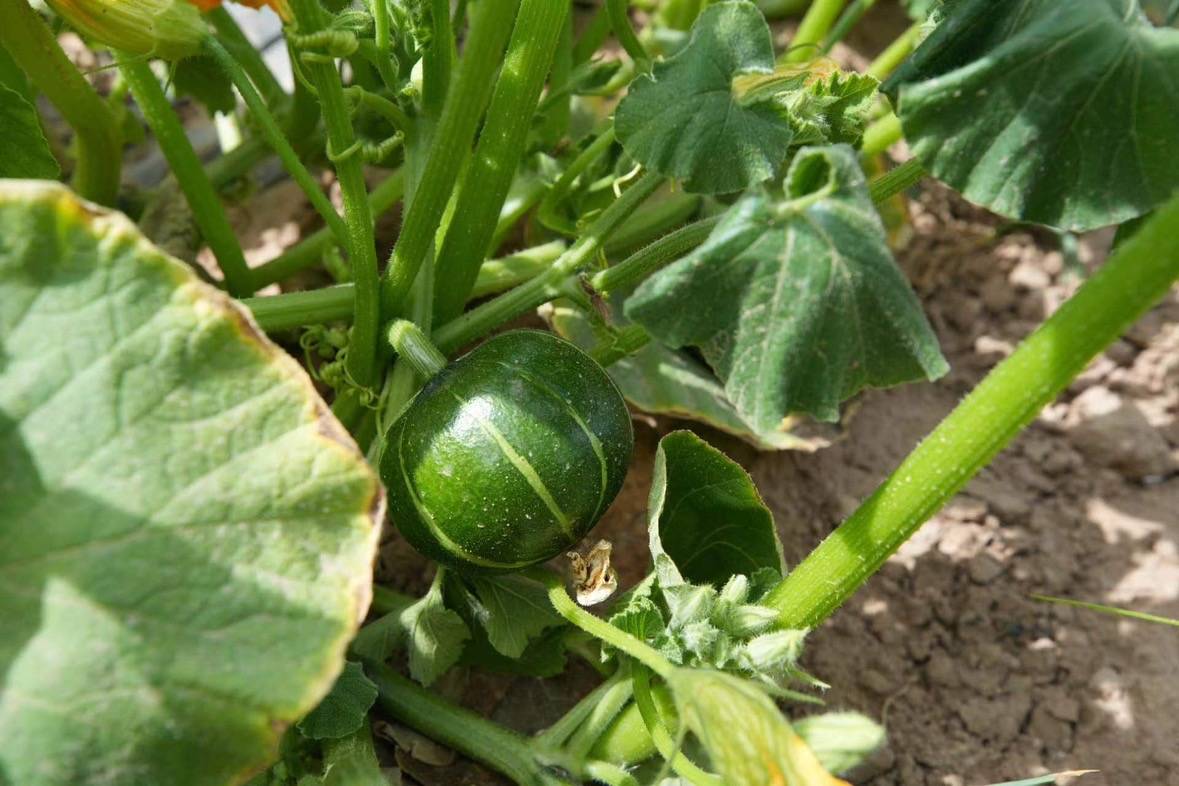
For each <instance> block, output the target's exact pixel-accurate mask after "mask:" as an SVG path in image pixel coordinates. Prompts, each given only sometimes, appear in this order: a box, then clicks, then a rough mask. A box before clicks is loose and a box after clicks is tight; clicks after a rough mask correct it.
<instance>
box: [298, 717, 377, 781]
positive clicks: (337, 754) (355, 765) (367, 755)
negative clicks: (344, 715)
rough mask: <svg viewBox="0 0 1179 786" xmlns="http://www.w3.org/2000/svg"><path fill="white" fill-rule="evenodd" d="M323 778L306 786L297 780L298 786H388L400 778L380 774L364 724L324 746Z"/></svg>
mask: <svg viewBox="0 0 1179 786" xmlns="http://www.w3.org/2000/svg"><path fill="white" fill-rule="evenodd" d="M323 769H324V773H323V777H322V778H313V779H312V778H309V779H308V783H307V784H304V781H302V780H300V781H299V786H310V784H311V783H314V784H322V785H323V786H391V784H394V783H399V782H400V779H399V778H396V777H394V778H393V779H392V780H391V779H390V778H388V777H386V776H385V773H383V772H382V771H381V763H380V761H379V760H378V759H377V751H376V749H375V748H374V747H373V735H372V731H370V730H369V728H368V725H367V724H361V726H360V728H358V729H357V730H356V731H355V732H353V733H352V734H351V735H349V736H347V737H345V738H343V739H338V740H329V741H328V742H327V743H326V744H325V745H324V755H323Z"/></svg>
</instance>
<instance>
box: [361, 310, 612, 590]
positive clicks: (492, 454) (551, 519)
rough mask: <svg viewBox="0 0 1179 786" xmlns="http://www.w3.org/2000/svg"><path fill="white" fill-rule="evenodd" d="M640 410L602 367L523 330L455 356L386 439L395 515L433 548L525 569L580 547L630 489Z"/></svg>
mask: <svg viewBox="0 0 1179 786" xmlns="http://www.w3.org/2000/svg"><path fill="white" fill-rule="evenodd" d="M633 448H634V434H633V432H632V430H631V422H630V414H629V413H628V412H627V409H626V404H625V403H624V402H623V400H622V395H621V394H620V393H619V392H618V388H617V387H616V386H615V385H614V383H613V381H611V379H610V377H608V376H607V375H606V372H605V371H603V370H602V368H601V366H599V365H598V364H597V363H595V362H594V361H593V360H592V359H591V358H590V357H589V356H588V355H586V354H585V353H584V352H582V351H581V350H580V349H578V348H577V347H575V346H573V345H572V344H570V343H569V342H567V341H565V340H563V339H560V338H557V337H556V336H554V335H553V334H551V333H545V332H541V331H536V330H514V331H511V332H508V333H501V334H500V335H498V336H495V337H494V338H491V339H489V340H488V341H486V342H485V343H483V344H482V345H480V346H479V347H477V348H476V349H474V350H473V351H471V352H470V353H468V354H467V355H465V356H463V357H462V358H460V359H459V360H457V361H455V362H453V363H451V364H449V365H448V366H446V368H444V369H443V370H442V371H441V372H439V373H438V374H437V375H436V376H435V377H434V378H433V379H431V380H430V381H429V382H427V383H426V385H425V387H423V388H422V390H421V391H420V392H419V393H418V395H417V396H416V397H415V398H414V400H413V402H412V403H411V404H410V405H409V407H408V408H406V410H405V412H404V413H403V414H402V415H401V417H400V418H398V420H397V422H395V423H394V424H393V425H392V426H391V427H390V428H389V432H388V434H387V435H386V442H385V452H384V454H383V456H382V459H381V477H382V479H383V480H384V481H385V486H386V488H387V489H388V492H389V515H390V518H391V519H392V521H393V522H394V523H395V524H396V526H397V528H398V529H399V530H400V531H401V534H402V535H404V536H405V539H406V540H408V541H409V543H410V544H411V545H412V546H414V548H416V549H417V550H418V551H420V552H422V553H423V554H425V555H426V556H428V557H430V558H432V559H434V560H436V561H437V562H440V563H442V564H445V565H449V566H451V567H455V568H459V569H463V570H475V571H483V572H500V571H511V570H518V569H520V568H524V567H527V566H529V565H535V564H537V563H539V562H543V561H545V560H547V559H550V558H552V557H554V556H556V555H557V554H560V553H561V552H562V551H564V550H566V549H568V548H570V547H571V546H573V545H574V544H576V543H577V542H578V541H580V540H581V539H582V538H583V537H585V535H586V533H587V532H589V530H590V529H591V528H592V527H593V526H594V524H595V523H597V521H598V519H599V518H600V517H601V516H602V514H603V513H605V511H606V508H607V507H609V505H610V503H611V502H612V501H613V500H614V497H615V496H616V495H617V494H618V490H619V489H620V488H621V487H622V480H623V477H624V476H625V475H626V469H627V466H628V465H629V464H630V457H631V452H632V450H633Z"/></svg>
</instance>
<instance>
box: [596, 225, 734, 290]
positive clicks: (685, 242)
mask: <svg viewBox="0 0 1179 786" xmlns="http://www.w3.org/2000/svg"><path fill="white" fill-rule="evenodd" d="M720 218H721V217H720V216H713V217H712V218H703V219H701V220H699V221H696V222H694V223H691V224H688V225H687V226H683V227H680V228H679V229H677V230H676V231H674V232H672V233H670V234H668V235H664V236H663V237H661V238H659V239H658V240H656V241H655V242H653V243H651V244H650V245H648V246H646V247H644V248H641V249H639V250H638V251H636V252H635V253H633V254H631V255H630V256H629V257H627V258H626V259H624V260H622V261H621V262H619V263H618V264H617V265H614V266H613V267H608V268H606V269H605V270H599V271H598V272H597V273H594V274H593V275H592V276H590V286H592V287H593V288H594V289H595V290H597V291H598V292H601V293H603V294H609V293H612V292H619V291H624V290H627V289H630V288H631V287H633V286H635V285H636V284H638V283H639V282H640V281H642V280H643V279H645V278H646V277H647V276H649V275H651V274H652V273H654V272H655V271H656V270H659V269H660V268H662V267H664V266H666V265H668V264H670V263H672V262H674V261H676V260H677V259H679V258H680V257H682V256H683V255H684V254H686V253H688V252H689V251H691V250H692V249H694V248H696V246H698V245H700V244H701V243H703V242H704V241H705V239H706V238H707V237H708V235H709V233H710V232H712V230H713V228H714V227H716V225H717V224H718V223H720Z"/></svg>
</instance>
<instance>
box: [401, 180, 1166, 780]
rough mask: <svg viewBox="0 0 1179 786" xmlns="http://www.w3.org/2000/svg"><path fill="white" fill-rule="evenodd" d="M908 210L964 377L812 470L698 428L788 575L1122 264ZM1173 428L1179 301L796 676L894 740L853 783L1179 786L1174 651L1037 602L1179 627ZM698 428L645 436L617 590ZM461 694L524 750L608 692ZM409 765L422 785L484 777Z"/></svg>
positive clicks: (627, 509) (953, 209)
mask: <svg viewBox="0 0 1179 786" xmlns="http://www.w3.org/2000/svg"><path fill="white" fill-rule="evenodd" d="M912 210H913V236H912V238H911V240H910V242H909V243H908V245H907V247H906V248H905V249H904V250H903V251H902V252H901V253H900V254H899V257H900V260H901V264H902V266H903V267H904V268H905V270H906V272H907V273H908V275H909V277H910V280H912V281H913V282H914V286H915V288H916V289H917V291H918V293H919V294H920V296H921V297H922V299H923V301H924V304H925V308H926V313H928V314H929V316H930V319H931V321H932V322H933V324H934V326H935V328H936V330H937V332H938V336H939V338H940V340H941V344H942V348H943V351H944V352H945V354H946V357H947V358H948V360H949V361H950V364H951V368H952V371H951V372H950V374H949V375H948V376H947V377H945V378H944V379H942V380H940V381H938V382H936V383H933V384H915V385H909V386H903V387H899V388H895V389H892V390H886V391H874V392H871V393H868V394H866V395H864V396H862V397H860V398H859V399H858V400H857V401H855V402H853V403H852V405H851V406H850V407H849V412H848V416H847V417H846V418H845V428H844V433H843V435H842V436H841V438H840V439H839V440H838V441H837V442H836V443H835V444H833V445H832V446H830V447H828V448H826V449H824V450H821V451H819V452H817V453H814V454H806V453H789V452H786V453H758V452H757V451H755V450H754V449H752V448H750V447H748V446H746V445H744V444H743V443H741V442H739V441H738V440H736V439H734V438H732V437H729V436H727V435H724V434H720V433H718V432H715V431H711V430H708V429H701V433H703V434H704V435H705V436H706V437H707V438H708V439H710V440H711V441H712V442H713V443H714V444H716V445H718V446H719V447H721V448H723V449H724V450H726V451H727V452H728V453H729V455H731V456H732V457H733V458H735V459H737V460H738V461H740V462H741V463H742V464H743V465H744V466H745V467H746V468H747V469H748V470H749V471H750V473H751V474H752V475H753V477H754V479H755V481H756V482H757V485H758V488H759V489H760V490H761V492H762V494H763V496H764V498H765V500H766V502H767V503H768V504H769V505H770V507H771V508H772V509H773V512H774V515H775V517H776V520H777V522H778V525H779V529H780V532H781V535H782V539H783V541H784V544H785V550H786V556H787V560H788V562H789V563H791V564H793V563H796V562H797V561H798V560H800V559H801V558H802V557H803V556H804V555H805V554H806V553H807V552H808V551H809V550H810V549H811V548H813V547H814V546H815V545H816V544H817V543H818V542H819V541H820V540H821V539H822V538H823V536H825V535H826V534H827V533H829V532H830V531H831V530H832V528H833V527H834V526H835V524H836V523H838V522H839V521H840V520H841V519H842V518H843V517H845V516H846V515H847V514H848V513H849V512H850V511H851V510H853V509H854V507H855V506H856V504H857V503H858V501H859V500H862V499H863V498H864V497H865V496H867V495H868V494H869V493H870V492H871V491H872V489H873V488H874V487H875V486H876V484H877V483H879V482H880V481H881V480H882V479H883V478H884V477H885V476H886V475H887V474H888V472H889V471H891V470H892V469H893V468H894V467H895V466H896V465H897V464H898V463H899V461H900V460H901V459H902V458H903V457H904V456H905V454H906V453H907V452H908V451H909V450H910V449H911V448H912V447H913V446H914V445H916V444H917V442H918V441H919V440H920V439H921V437H922V436H924V435H925V434H926V433H928V432H929V430H930V429H931V428H932V427H933V426H934V425H935V424H936V423H937V422H938V421H939V420H940V419H941V418H942V417H943V416H944V415H945V414H946V413H948V412H949V411H950V410H951V409H952V408H953V406H954V405H955V404H956V403H957V402H958V401H959V400H960V399H961V398H962V396H963V395H964V394H965V393H966V392H967V391H969V390H970V389H971V387H973V386H974V385H975V384H976V383H977V382H978V381H979V380H980V379H981V378H982V376H983V375H984V374H985V373H986V372H987V370H989V369H990V368H991V367H992V366H993V365H994V364H995V363H996V362H998V361H999V360H1001V359H1002V357H1003V356H1004V355H1005V354H1007V353H1009V352H1010V351H1011V348H1012V346H1013V345H1015V344H1016V343H1018V341H1019V340H1020V339H1021V338H1022V337H1023V336H1025V335H1027V334H1028V333H1029V332H1030V331H1031V330H1032V329H1034V327H1035V326H1036V325H1038V324H1039V323H1040V322H1041V321H1042V320H1043V319H1044V317H1045V316H1046V315H1047V314H1048V313H1050V312H1051V311H1052V310H1053V309H1055V308H1056V307H1057V306H1059V304H1060V303H1061V302H1063V301H1064V299H1065V298H1066V297H1067V296H1068V294H1070V293H1071V292H1072V291H1073V290H1075V289H1076V287H1077V286H1078V285H1079V283H1080V281H1081V280H1082V279H1083V277H1084V275H1085V274H1086V273H1087V271H1088V270H1091V269H1092V268H1093V267H1095V266H1096V265H1097V264H1099V262H1100V260H1101V259H1102V258H1103V257H1104V254H1105V252H1106V249H1107V247H1108V245H1109V241H1110V238H1109V235H1108V234H1096V235H1093V236H1089V237H1086V238H1083V239H1082V241H1081V243H1080V247H1079V253H1078V254H1077V263H1076V264H1074V265H1072V266H1070V265H1069V264H1068V263H1066V261H1065V258H1064V256H1063V255H1062V254H1061V253H1060V252H1059V251H1058V250H1055V248H1056V240H1055V238H1053V237H1052V236H1050V235H1047V234H1039V233H1035V234H1031V233H1027V232H1023V231H1016V232H1008V233H1002V234H1001V233H1000V232H999V231H998V230H999V228H1000V224H999V223H998V222H997V221H995V220H994V219H993V218H991V217H989V216H988V215H986V214H985V213H983V212H982V211H979V210H976V209H974V208H972V207H970V206H968V205H965V204H964V203H963V202H962V201H961V200H959V199H956V198H953V197H951V196H950V195H948V193H947V192H946V191H944V190H943V189H941V188H939V187H926V188H925V189H923V190H922V192H921V195H920V197H919V199H918V200H917V201H916V202H915V203H914V205H913V208H912ZM1177 408H1179V298H1176V297H1175V296H1174V295H1172V296H1171V297H1170V298H1169V299H1168V300H1167V301H1166V302H1165V303H1163V304H1162V305H1160V306H1159V307H1158V308H1156V309H1155V310H1154V311H1152V312H1151V313H1150V314H1149V315H1148V316H1147V317H1145V318H1144V319H1143V320H1142V321H1141V322H1140V323H1138V324H1137V325H1135V326H1134V328H1133V329H1132V330H1131V331H1130V332H1129V334H1128V335H1127V337H1126V338H1125V339H1124V340H1121V341H1119V342H1118V343H1117V344H1115V345H1114V346H1113V347H1112V348H1111V349H1110V350H1109V351H1108V352H1107V353H1105V355H1103V356H1102V357H1101V358H1099V359H1098V360H1096V361H1095V362H1094V363H1093V364H1092V366H1091V367H1090V368H1089V369H1088V370H1087V371H1086V372H1085V373H1084V375H1083V376H1082V377H1081V378H1080V379H1079V380H1078V381H1077V382H1076V383H1074V384H1073V386H1072V387H1071V388H1070V389H1069V390H1068V391H1067V392H1066V393H1065V394H1064V395H1063V396H1062V397H1061V399H1060V400H1059V401H1058V402H1057V403H1055V404H1054V405H1052V406H1051V407H1049V408H1048V410H1046V411H1045V413H1044V414H1043V415H1042V416H1041V417H1040V418H1039V419H1038V420H1037V421H1036V422H1035V423H1034V424H1033V425H1032V426H1031V427H1030V428H1029V429H1028V430H1027V431H1025V432H1024V433H1023V435H1021V436H1020V437H1019V438H1018V439H1017V440H1016V441H1015V442H1014V444H1013V445H1012V446H1011V447H1009V448H1008V449H1007V450H1006V451H1005V452H1004V453H1003V454H1002V455H1001V456H1000V457H999V458H998V459H997V460H996V461H995V462H994V463H993V464H992V465H991V466H990V467H989V468H988V469H986V470H984V472H983V473H982V474H981V475H980V476H979V477H978V478H977V479H976V480H975V481H974V482H972V483H971V484H970V485H969V487H968V488H967V490H966V491H965V492H964V493H963V494H961V495H959V496H958V497H957V498H956V499H955V500H954V501H953V502H952V503H951V504H950V505H949V506H948V507H947V508H946V509H945V510H944V511H942V512H941V513H939V514H938V515H937V516H936V517H935V518H934V519H933V520H931V521H930V522H929V523H927V524H926V525H925V527H923V528H922V529H921V530H920V531H919V532H918V534H917V535H916V536H915V537H914V538H913V539H912V540H911V541H909V543H907V544H906V545H905V546H904V547H903V548H902V550H901V551H900V552H899V553H898V554H897V555H896V556H894V557H893V558H892V559H891V560H890V561H889V563H888V564H887V565H886V566H885V568H884V569H883V570H882V571H881V572H880V573H879V574H878V575H877V576H875V577H874V578H873V579H872V580H871V581H870V582H869V583H868V585H867V586H866V587H865V588H864V590H863V591H861V593H860V594H859V595H857V596H856V597H855V598H853V600H852V601H851V602H850V603H849V604H848V605H846V606H845V607H844V608H843V609H841V610H840V611H839V612H837V613H836V615H835V616H834V617H833V618H832V619H831V620H830V621H829V622H828V623H826V624H825V625H823V626H822V627H821V628H819V629H818V630H817V631H815V632H814V633H813V634H812V637H811V639H810V641H809V645H808V648H807V652H806V655H805V658H804V665H805V666H806V667H807V668H808V669H809V670H810V671H811V672H812V673H813V674H815V675H817V676H818V677H820V678H821V679H823V680H825V681H827V682H829V683H830V684H831V685H832V686H833V687H832V689H831V690H830V691H829V692H828V693H827V694H826V696H825V699H826V701H827V704H828V706H829V708H831V709H846V708H850V709H855V710H859V711H861V712H864V713H866V714H868V715H869V716H871V717H873V718H875V719H877V720H880V721H882V722H883V723H884V724H885V726H886V728H887V730H888V742H887V745H886V746H885V747H884V749H882V750H881V751H879V752H878V753H877V754H876V755H874V756H873V757H872V759H871V760H870V761H869V762H868V763H867V764H866V765H865V766H863V767H861V768H860V770H858V771H857V772H854V773H852V774H851V776H850V778H849V780H851V782H852V783H855V784H857V785H858V786H892V785H893V784H897V785H898V786H979V785H981V784H989V783H993V782H996V781H1003V780H1009V779H1016V778H1021V777H1027V776H1031V775H1037V774H1044V773H1048V772H1057V771H1062V770H1072V769H1081V768H1094V769H1099V770H1101V772H1100V773H1098V774H1095V775H1090V776H1088V777H1086V778H1085V779H1083V780H1082V781H1081V783H1082V784H1088V785H1089V786H1128V785H1129V784H1133V785H1134V786H1179V743H1177V741H1179V713H1176V712H1175V708H1176V707H1179V631H1176V630H1175V629H1174V628H1168V627H1163V626H1158V625H1152V624H1148V623H1144V622H1131V621H1126V620H1124V619H1120V618H1114V617H1109V616H1104V615H1099V614H1096V613H1093V612H1089V611H1082V610H1078V609H1073V608H1066V607H1061V606H1056V605H1049V604H1045V603H1042V602H1037V601H1035V600H1033V599H1032V598H1031V597H1030V596H1031V595H1032V594H1033V593H1042V594H1050V595H1062V596H1067V597H1072V598H1081V599H1087V600H1092V601H1098V602H1103V603H1110V604H1116V605H1121V606H1127V607H1132V608H1134V609H1138V610H1143V611H1150V612H1154V613H1157V614H1163V615H1168V616H1172V617H1179V545H1177V544H1179V523H1177V521H1176V511H1179V477H1177V476H1176V469H1177V468H1179V460H1177V459H1179V421H1177V420H1176V410H1177ZM684 426H685V424H684V423H680V422H672V421H666V420H662V419H658V420H653V419H651V418H649V417H646V416H636V431H637V436H638V449H637V455H636V458H635V462H634V467H633V469H632V471H631V475H630V476H629V477H628V479H627V484H626V487H625V488H624V490H623V493H622V495H621V496H620V498H619V500H618V501H617V502H616V503H615V505H614V507H613V508H612V509H611V511H610V513H609V514H608V515H607V517H606V519H604V520H603V522H602V523H601V525H600V526H599V528H598V529H597V530H596V531H595V535H594V536H595V537H597V536H599V535H601V536H604V537H608V538H609V539H610V540H611V541H612V542H613V543H614V545H615V554H616V558H617V560H616V561H617V566H618V567H619V569H620V572H621V574H622V584H623V586H627V585H628V584H630V583H633V582H634V581H636V580H638V578H640V577H641V576H642V574H643V573H644V572H645V570H646V567H647V552H646V534H645V508H646V495H647V490H648V487H649V483H650V467H651V463H652V459H653V455H654V449H655V445H656V443H657V441H658V439H659V437H660V436H661V435H662V434H665V433H667V432H668V431H670V430H672V429H674V428H682V427H684ZM979 427H980V428H985V427H986V424H979ZM394 538H395V536H394ZM407 552H408V549H407V548H406V547H405V546H404V545H403V544H400V543H398V542H397V541H396V539H394V540H393V541H391V542H390V543H389V544H388V549H387V551H386V557H387V558H389V559H390V561H391V562H392V563H395V564H396V565H397V569H396V573H398V574H400V576H399V578H398V580H397V583H399V584H403V585H406V584H408V585H417V586H420V585H421V584H422V583H423V579H424V578H425V576H426V572H427V571H428V568H427V567H426V566H425V565H424V564H422V563H420V562H417V561H416V560H414V559H413V558H412V557H410V556H409V554H408V553H407ZM388 567H390V564H389V563H386V568H388ZM449 683H450V684H448V685H444V686H443V689H444V690H450V691H451V692H452V693H453V694H454V695H460V694H461V695H463V696H464V697H465V700H466V701H467V703H468V704H470V705H471V706H472V707H473V708H475V709H477V710H478V711H480V712H481V713H484V714H487V715H490V716H492V717H495V718H496V719H497V720H500V721H503V722H506V723H509V724H510V725H514V726H516V727H517V728H520V729H521V730H526V731H531V730H535V729H538V728H540V727H542V726H543V725H544V724H545V723H546V722H548V721H551V720H552V719H554V718H555V717H556V715H557V714H558V713H559V711H560V709H561V708H562V707H563V706H567V705H568V704H569V703H570V702H571V701H572V700H573V699H574V698H576V697H577V696H578V695H580V693H582V692H584V691H585V690H586V689H587V688H588V686H589V685H590V684H592V677H591V675H590V673H589V670H588V669H586V668H584V667H583V666H580V664H576V663H575V664H573V665H572V667H571V669H570V673H569V674H567V675H565V676H564V677H562V678H559V679H556V680H550V681H543V682H542V681H539V680H531V679H515V680H505V679H503V678H493V677H487V676H484V675H475V674H457V675H452V679H451V680H450V681H449ZM401 736H402V737H404V732H402V734H401ZM402 744H403V745H404V739H402ZM427 750H428V749H427ZM398 753H399V754H401V755H399V756H398V759H399V761H400V762H401V764H402V766H403V767H404V768H405V769H406V770H407V771H408V772H409V773H411V774H412V775H413V776H414V777H415V778H416V779H417V780H420V781H421V782H423V783H425V784H456V783H470V782H482V781H483V780H484V778H485V777H486V774H485V773H479V772H477V771H476V770H475V769H474V768H471V767H470V766H469V765H463V764H459V765H454V766H451V767H433V766H428V765H424V764H423V763H422V762H421V761H420V759H421V758H432V756H429V755H427V756H425V757H419V759H418V760H414V759H413V758H412V757H410V756H406V755H404V754H403V753H402V752H401V751H399V752H398Z"/></svg>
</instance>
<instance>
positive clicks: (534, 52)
mask: <svg viewBox="0 0 1179 786" xmlns="http://www.w3.org/2000/svg"><path fill="white" fill-rule="evenodd" d="M568 13H569V4H568V3H564V2H553V0H522V2H521V3H520V10H519V13H517V15H516V25H515V28H514V29H513V30H512V37H511V40H510V41H509V42H508V51H507V55H506V56H505V58H504V63H503V67H502V68H501V69H500V74H499V79H498V80H496V83H495V92H494V93H493V94H492V97H491V103H490V105H489V106H488V108H487V121H486V122H485V123H484V125H483V130H482V131H481V132H480V134H479V143H478V145H477V146H476V148H475V155H474V157H473V158H472V160H471V164H470V166H468V167H467V169H466V172H465V173H464V175H463V179H462V182H461V184H460V185H459V191H458V202H457V204H456V206H455V210H454V216H455V218H454V220H452V221H451V222H450V226H449V227H448V228H447V231H446V235H445V236H444V238H443V240H442V244H441V246H440V247H439V250H438V255H437V257H436V258H435V266H436V273H435V276H436V279H435V280H436V284H437V286H436V287H435V291H434V311H435V318H436V319H439V320H448V319H453V318H454V317H456V316H458V315H459V314H461V313H462V310H463V306H464V305H465V304H466V302H467V298H468V296H469V295H470V293H471V287H472V286H473V285H474V283H475V277H476V276H477V275H478V274H479V267H480V265H482V264H483V260H484V259H485V258H486V257H487V253H488V250H489V247H490V245H491V239H492V236H493V235H494V234H495V227H496V223H497V222H498V220H499V214H500V208H502V207H503V203H504V198H505V197H507V195H508V189H509V188H511V185H512V178H513V177H515V174H516V169H517V168H518V167H519V165H520V159H521V158H523V156H524V148H525V145H526V143H527V141H528V132H529V130H530V129H531V128H532V120H533V116H534V114H535V112H536V102H537V101H538V100H540V92H541V90H542V89H543V88H544V82H545V76H546V75H547V74H548V71H549V66H550V65H551V64H552V61H553V53H554V52H555V50H556V48H557V42H558V41H559V40H560V38H561V33H562V31H563V30H564V27H565V17H566V16H567V15H568Z"/></svg>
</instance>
